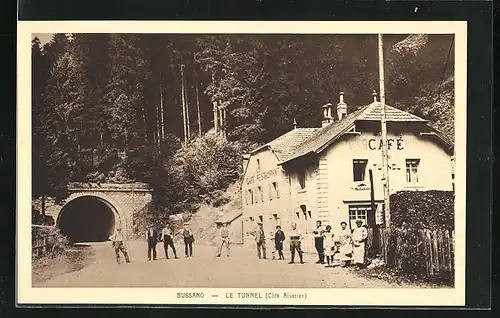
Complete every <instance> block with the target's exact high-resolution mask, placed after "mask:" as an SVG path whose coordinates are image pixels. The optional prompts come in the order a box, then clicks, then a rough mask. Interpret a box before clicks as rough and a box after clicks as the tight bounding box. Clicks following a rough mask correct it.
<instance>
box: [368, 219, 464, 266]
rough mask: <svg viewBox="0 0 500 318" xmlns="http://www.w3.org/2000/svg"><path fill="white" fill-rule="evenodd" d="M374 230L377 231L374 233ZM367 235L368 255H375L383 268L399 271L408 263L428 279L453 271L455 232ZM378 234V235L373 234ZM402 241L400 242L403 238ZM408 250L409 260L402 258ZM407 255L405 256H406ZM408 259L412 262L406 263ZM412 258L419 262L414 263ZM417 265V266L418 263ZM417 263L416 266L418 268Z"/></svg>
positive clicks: (385, 231)
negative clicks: (381, 259) (423, 271)
mask: <svg viewBox="0 0 500 318" xmlns="http://www.w3.org/2000/svg"><path fill="white" fill-rule="evenodd" d="M377 230H378V231H377ZM377 230H375V233H373V230H372V231H370V232H372V233H370V234H371V235H370V236H371V237H369V238H371V244H369V246H370V247H372V253H373V254H379V255H381V256H382V257H383V258H384V261H385V263H386V264H388V265H390V266H394V267H396V268H399V269H401V268H402V267H404V266H405V264H407V263H408V262H412V263H413V264H415V263H417V265H420V267H424V268H425V270H426V272H427V275H428V276H434V275H442V274H449V273H453V272H454V268H455V232H454V231H448V230H418V231H417V235H415V236H411V237H412V238H413V239H412V240H410V239H408V237H409V236H405V235H396V233H395V232H391V231H389V230H387V229H385V228H380V229H377ZM376 232H378V233H376ZM402 237H403V238H406V240H405V241H403V240H404V239H403V238H402ZM403 249H406V250H407V251H408V250H411V251H410V252H411V253H412V255H413V257H411V256H408V255H404V253H403ZM406 253H408V252H406ZM409 257H411V258H412V259H411V260H410V259H408V258H409ZM416 258H419V260H418V261H417V260H416ZM419 262H420V263H419ZM418 263H419V264H418Z"/></svg>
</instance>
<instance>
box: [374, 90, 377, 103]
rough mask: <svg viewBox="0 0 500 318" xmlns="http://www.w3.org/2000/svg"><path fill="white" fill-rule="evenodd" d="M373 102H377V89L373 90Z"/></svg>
mask: <svg viewBox="0 0 500 318" xmlns="http://www.w3.org/2000/svg"><path fill="white" fill-rule="evenodd" d="M373 102H374V103H376V102H377V91H376V90H373Z"/></svg>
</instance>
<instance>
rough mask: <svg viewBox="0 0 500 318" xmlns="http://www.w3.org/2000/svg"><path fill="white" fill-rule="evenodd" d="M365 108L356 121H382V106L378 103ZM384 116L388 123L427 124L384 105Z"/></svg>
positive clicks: (413, 116)
mask: <svg viewBox="0 0 500 318" xmlns="http://www.w3.org/2000/svg"><path fill="white" fill-rule="evenodd" d="M365 107H366V109H365V110H364V111H363V112H362V113H361V114H360V115H359V116H358V118H357V119H356V120H374V121H380V120H381V119H382V104H381V103H380V102H373V103H371V104H370V105H368V106H365ZM385 116H386V120H387V121H388V122H427V120H425V119H422V118H420V117H418V116H415V115H413V114H410V113H408V112H405V111H402V110H399V109H397V108H394V107H392V106H389V105H385Z"/></svg>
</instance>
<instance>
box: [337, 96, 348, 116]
mask: <svg viewBox="0 0 500 318" xmlns="http://www.w3.org/2000/svg"><path fill="white" fill-rule="evenodd" d="M345 116H347V104H346V103H344V92H340V101H339V103H338V104H337V117H338V119H339V120H342V119H344V118H345Z"/></svg>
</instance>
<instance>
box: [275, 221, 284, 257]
mask: <svg viewBox="0 0 500 318" xmlns="http://www.w3.org/2000/svg"><path fill="white" fill-rule="evenodd" d="M284 240H285V233H283V231H282V230H281V226H279V225H278V226H276V233H274V245H275V248H276V251H278V255H279V259H285V257H284V256H283V241H284Z"/></svg>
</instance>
